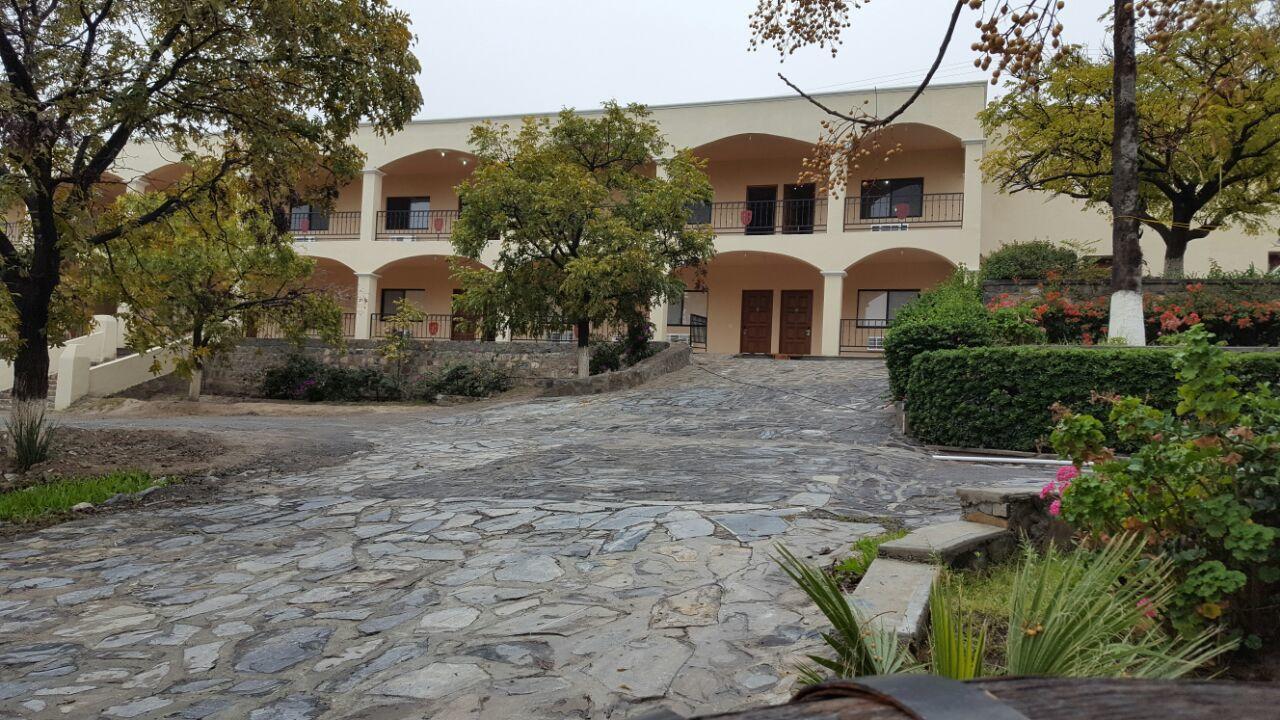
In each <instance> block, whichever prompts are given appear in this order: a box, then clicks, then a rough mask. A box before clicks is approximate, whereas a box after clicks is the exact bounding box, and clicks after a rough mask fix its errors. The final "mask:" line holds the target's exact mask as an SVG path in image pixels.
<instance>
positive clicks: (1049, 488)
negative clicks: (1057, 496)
mask: <svg viewBox="0 0 1280 720" xmlns="http://www.w3.org/2000/svg"><path fill="white" fill-rule="evenodd" d="M1056 490H1057V488H1056V487H1054V484H1053V481H1052V480H1050V481H1049V482H1047V483H1045V484H1044V487H1042V488H1040V499H1041V500H1044V499H1045V498H1047V497H1049V496H1050V495H1052V494H1053V493H1054V492H1055V491H1056Z"/></svg>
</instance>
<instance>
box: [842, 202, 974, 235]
mask: <svg viewBox="0 0 1280 720" xmlns="http://www.w3.org/2000/svg"><path fill="white" fill-rule="evenodd" d="M963 222H964V193H935V194H931V195H917V196H916V197H914V198H906V199H893V198H890V197H888V196H879V197H850V198H845V201H844V229H845V230H877V229H881V230H898V229H902V228H903V226H906V227H917V226H928V227H945V226H956V225H960V224H962V223H963Z"/></svg>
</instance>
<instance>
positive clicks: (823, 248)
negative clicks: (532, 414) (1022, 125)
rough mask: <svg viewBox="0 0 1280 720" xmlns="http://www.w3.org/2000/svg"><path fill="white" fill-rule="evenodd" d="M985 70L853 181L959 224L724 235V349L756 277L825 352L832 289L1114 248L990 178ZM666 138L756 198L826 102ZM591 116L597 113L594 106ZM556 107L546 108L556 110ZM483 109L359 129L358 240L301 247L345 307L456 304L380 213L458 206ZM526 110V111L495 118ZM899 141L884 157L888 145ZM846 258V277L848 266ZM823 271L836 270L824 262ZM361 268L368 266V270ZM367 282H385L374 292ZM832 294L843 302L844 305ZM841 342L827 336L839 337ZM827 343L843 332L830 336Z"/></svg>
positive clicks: (753, 110)
mask: <svg viewBox="0 0 1280 720" xmlns="http://www.w3.org/2000/svg"><path fill="white" fill-rule="evenodd" d="M909 90H910V89H908V88H899V89H882V90H878V91H859V92H849V93H839V94H832V95H827V96H824V100H825V101H826V102H827V103H829V104H831V105H833V106H835V107H843V108H854V107H859V108H863V109H866V110H868V111H870V112H876V111H878V110H883V109H886V108H890V107H895V106H896V105H897V104H899V103H900V102H901V101H902V100H903V99H905V98H906V96H907V93H908V92H909ZM986 91H987V85H986V84H985V83H962V84H955V85H938V86H933V87H931V88H929V89H928V90H926V91H925V93H924V94H923V95H922V96H921V97H920V98H919V99H918V100H917V101H916V102H915V104H913V105H912V106H911V107H910V108H909V109H908V110H907V112H906V113H905V114H904V115H903V116H902V117H901V118H899V120H898V122H896V123H895V124H894V125H893V126H891V127H890V128H888V129H886V130H884V131H882V132H881V133H880V134H878V135H877V136H875V138H874V142H875V143H876V144H877V151H876V152H874V153H873V154H872V155H871V156H870V157H867V158H863V159H860V160H859V161H858V167H856V168H851V169H850V172H849V180H850V183H849V190H848V194H849V195H857V194H858V193H859V191H860V184H861V181H862V180H864V179H889V178H908V177H923V178H924V185H925V187H924V190H925V193H926V194H927V195H935V194H943V193H964V196H963V199H962V200H960V201H959V202H960V203H961V204H962V205H963V222H962V223H961V224H957V225H954V226H945V227H944V226H924V225H921V224H919V223H918V222H917V223H915V224H911V223H908V225H909V229H908V230H907V231H905V232H875V231H871V230H869V229H866V228H857V229H850V230H849V231H845V230H844V226H843V223H842V222H841V218H842V217H843V215H844V210H845V208H844V206H843V202H841V200H842V198H843V195H839V194H838V195H837V196H835V197H831V198H830V199H829V201H828V205H827V208H826V217H827V227H826V229H825V231H824V230H819V231H818V232H815V233H812V234H794V235H788V234H776V235H745V234H742V232H741V230H740V229H737V231H736V232H735V231H730V230H728V229H726V231H725V232H724V233H723V234H721V235H719V236H718V237H717V238H716V248H717V251H718V252H719V253H720V255H719V257H717V259H716V260H714V261H713V262H712V264H711V267H710V269H709V271H708V274H707V278H706V281H707V284H708V287H709V289H710V294H709V296H708V302H709V309H708V317H709V321H710V327H709V339H710V345H711V349H712V350H713V351H717V352H736V351H737V349H738V346H739V341H740V333H741V327H740V323H741V295H742V291H743V290H772V291H773V293H774V331H773V349H774V350H776V349H777V343H778V324H779V318H780V314H781V312H780V310H781V306H780V303H781V296H780V291H782V290H792V289H809V290H813V292H814V321H813V338H812V351H813V352H814V353H817V352H819V349H820V348H823V347H824V343H823V330H824V324H825V325H826V330H827V332H828V334H831V333H832V332H833V330H834V329H835V328H838V323H837V322H834V321H833V319H831V318H825V319H824V318H822V317H821V314H822V309H823V306H824V298H823V293H824V291H830V292H833V293H835V292H836V291H837V290H838V292H839V295H840V302H839V309H840V314H841V315H843V316H844V317H854V315H855V314H856V302H857V300H856V299H857V293H858V290H859V289H914V288H926V287H929V286H931V285H932V284H934V283H936V282H937V281H938V280H940V279H942V278H943V277H945V276H946V275H947V273H948V272H949V268H951V267H952V266H955V265H959V264H964V265H966V266H968V267H971V268H972V267H976V266H977V265H978V262H979V257H980V254H981V253H985V252H989V251H990V250H992V249H994V248H995V247H998V246H999V245H1001V244H1004V243H1007V242H1010V241H1014V240H1027V239H1032V238H1045V239H1052V240H1068V239H1073V240H1079V241H1090V240H1098V241H1100V242H1099V243H1098V245H1097V247H1098V253H1099V254H1106V253H1107V252H1108V249H1107V248H1108V247H1109V244H1110V243H1109V237H1110V233H1109V229H1108V227H1107V222H1106V218H1105V217H1103V216H1102V215H1101V214H1099V213H1096V212H1094V211H1092V210H1087V209H1084V208H1083V207H1082V206H1081V205H1080V204H1079V203H1076V202H1073V201H1069V200H1061V199H1059V200H1046V199H1045V197H1044V196H1035V195H1015V196H1009V195H1002V194H1000V193H998V192H996V190H995V188H994V187H993V186H992V185H991V184H989V183H984V182H983V181H982V177H981V173H980V171H979V169H978V163H979V162H980V161H981V158H982V157H983V152H984V147H985V144H986V142H987V141H986V140H985V139H984V135H983V131H982V128H981V126H980V125H979V123H978V121H977V119H976V115H977V113H978V112H979V111H980V110H981V109H982V108H983V107H984V106H985V104H986ZM652 113H653V118H654V119H655V120H656V121H657V122H658V123H659V124H660V126H661V128H662V131H663V133H664V135H665V136H666V138H667V140H668V142H670V143H671V144H672V145H673V146H675V147H677V148H691V149H693V150H694V152H695V154H698V155H699V156H701V157H705V158H707V159H708V174H709V176H710V179H711V182H712V185H713V186H714V189H715V200H716V201H717V202H740V201H742V200H745V199H746V188H747V186H749V185H776V186H778V197H779V198H780V199H781V198H782V195H783V189H782V186H783V185H786V184H789V183H794V182H796V181H797V180H798V176H799V174H800V170H801V167H802V165H801V162H802V158H803V157H805V156H806V155H807V154H808V153H809V150H810V149H811V147H812V143H813V142H814V141H815V140H816V139H817V137H818V133H819V128H820V123H821V121H822V120H823V119H824V117H825V115H824V114H823V113H822V111H821V110H819V109H817V108H815V107H814V106H813V105H811V104H810V103H808V102H806V101H805V100H803V99H801V98H798V97H780V98H763V99H753V100H741V101H729V102H712V103H701V104H691V105H677V106H667V107H655V108H652ZM584 114H587V115H591V114H593V113H592V112H591V111H587V112H585V113H584ZM543 115H545V114H543ZM481 121H483V119H481V118H464V119H458V120H439V121H425V122H412V123H409V124H408V125H406V126H405V127H404V129H403V130H402V131H400V132H397V133H395V134H394V135H391V136H389V137H386V138H383V137H379V136H377V135H375V134H374V133H373V132H372V130H371V129H370V128H361V129H360V131H359V132H358V133H357V134H356V136H355V138H354V142H355V143H356V145H357V146H358V147H360V148H361V149H362V150H363V151H364V152H365V153H366V155H367V160H366V171H365V173H364V174H363V175H362V176H361V177H360V178H358V179H356V181H355V182H353V183H352V184H350V185H348V186H347V187H345V188H342V190H341V191H340V193H339V195H338V197H337V199H336V201H335V205H334V209H335V210H337V211H360V212H361V215H362V217H361V223H360V225H361V239H360V240H327V239H320V240H318V241H316V242H306V243H299V244H298V248H299V250H300V252H302V253H304V254H307V255H310V256H313V257H317V258H324V259H326V262H325V263H324V265H323V270H324V271H325V272H324V275H325V278H327V279H323V280H320V279H318V280H317V282H323V283H327V284H329V285H330V286H333V287H338V288H340V290H341V297H342V298H343V302H344V304H345V306H346V307H347V308H348V311H350V312H355V311H356V308H358V307H359V308H364V307H370V305H369V303H370V301H371V300H372V301H373V306H372V307H371V309H372V310H374V311H376V309H377V308H376V297H375V296H376V295H378V294H380V293H378V292H377V290H378V289H379V288H413V289H423V290H425V291H426V293H427V295H426V296H427V303H428V307H427V308H426V309H427V310H428V311H429V312H432V313H441V314H443V313H447V312H449V297H450V291H451V290H452V289H453V287H454V282H453V281H452V279H450V278H449V276H448V271H447V265H446V263H445V258H446V257H447V256H449V255H450V254H451V253H452V247H451V245H450V243H449V242H448V240H447V239H442V238H437V237H427V238H418V239H413V240H411V241H404V242H402V241H390V240H386V239H381V240H379V239H375V237H377V236H378V233H377V228H376V227H375V225H376V222H375V220H374V219H372V218H373V216H374V215H375V214H376V213H378V212H380V211H382V210H385V206H386V198H387V197H392V196H422V195H427V196H430V198H431V209H432V210H449V211H452V210H456V209H457V208H458V201H457V194H456V192H455V190H454V188H455V187H456V185H457V184H458V183H459V182H460V181H461V180H462V179H463V178H465V177H466V176H467V174H468V173H469V172H470V171H471V170H472V169H473V168H474V162H471V161H472V160H474V158H473V157H471V156H469V155H468V154H467V152H466V150H467V147H468V143H467V140H468V136H469V135H470V133H471V130H472V128H473V127H474V126H475V125H476V124H477V123H478V122H481ZM493 121H495V122H499V123H510V124H513V125H514V124H518V123H519V122H520V121H521V118H519V117H505V118H493ZM888 148H896V149H897V150H896V151H895V152H894V153H893V154H892V155H891V156H889V157H888V158H887V159H886V158H885V156H884V155H885V154H884V150H885V149H888ZM175 161H176V158H175V157H173V153H171V152H165V151H162V150H161V149H158V148H156V147H154V146H150V145H133V146H130V148H129V149H128V150H127V151H126V152H125V153H124V154H123V155H122V158H121V162H120V163H119V164H118V166H117V167H116V168H113V172H114V174H115V175H116V176H118V177H119V178H121V179H123V181H124V182H125V183H131V186H133V187H137V186H140V185H139V184H138V183H136V182H135V181H136V180H137V179H138V178H142V179H143V181H144V182H143V183H142V184H146V183H148V182H153V181H156V180H163V179H167V178H171V177H173V174H174V172H175V171H176V170H177V169H178V167H177V166H176V165H175V164H174V163H175ZM1143 244H1144V250H1145V252H1146V254H1147V257H1148V261H1149V264H1150V270H1151V271H1153V272H1158V271H1159V269H1160V266H1161V262H1162V257H1163V248H1162V245H1161V243H1160V241H1159V238H1158V237H1156V236H1155V235H1154V234H1153V233H1147V237H1146V238H1145V240H1144V243H1143ZM1272 250H1280V246H1277V244H1276V242H1275V234H1274V233H1272V234H1269V235H1267V236H1263V237H1247V236H1244V235H1243V234H1241V233H1240V232H1239V231H1235V230H1226V231H1221V232H1219V233H1216V234H1215V235H1214V236H1212V237H1211V238H1209V239H1207V240H1202V241H1198V242H1196V243H1193V244H1192V246H1191V248H1190V250H1189V251H1188V263H1187V266H1188V269H1189V270H1191V271H1193V272H1197V271H1199V272H1203V271H1204V270H1207V269H1208V266H1209V262H1210V259H1211V258H1212V259H1215V260H1217V261H1218V262H1219V263H1220V264H1221V265H1223V266H1224V267H1227V268H1243V267H1246V266H1248V265H1249V264H1250V263H1253V264H1254V265H1257V266H1261V267H1265V266H1266V262H1267V253H1268V251H1272ZM496 255H497V247H496V246H491V247H490V248H488V249H487V250H486V251H485V253H484V254H483V256H482V257H481V260H482V262H483V263H485V264H486V265H489V266H492V265H493V263H494V261H495V259H496ZM842 271H846V272H847V276H845V277H841V276H840V273H841V272H842ZM824 273H825V275H824ZM357 276H358V277H359V280H358V281H357ZM369 293H372V295H370V294H369ZM831 307H833V308H834V307H836V305H835V304H833V305H832V306H831ZM828 340H830V338H828ZM825 345H826V347H827V349H828V350H829V349H830V347H831V346H832V343H830V342H827V343H825Z"/></svg>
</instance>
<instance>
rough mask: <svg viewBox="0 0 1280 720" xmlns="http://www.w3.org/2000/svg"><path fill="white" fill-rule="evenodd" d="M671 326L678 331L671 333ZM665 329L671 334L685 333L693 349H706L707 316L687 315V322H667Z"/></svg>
mask: <svg viewBox="0 0 1280 720" xmlns="http://www.w3.org/2000/svg"><path fill="white" fill-rule="evenodd" d="M672 328H675V329H677V330H678V332H675V333H672V332H671V330H672ZM667 331H668V333H670V334H673V335H686V336H688V338H689V347H690V348H692V349H694V350H706V349H707V316H705V315H694V314H692V313H691V314H690V315H689V323H688V324H687V325H686V324H679V325H677V324H673V323H667Z"/></svg>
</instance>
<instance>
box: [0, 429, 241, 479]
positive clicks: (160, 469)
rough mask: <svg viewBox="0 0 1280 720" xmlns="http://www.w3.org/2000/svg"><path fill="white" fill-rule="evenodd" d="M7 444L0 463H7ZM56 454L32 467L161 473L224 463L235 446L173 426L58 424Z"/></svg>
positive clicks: (57, 472)
mask: <svg viewBox="0 0 1280 720" xmlns="http://www.w3.org/2000/svg"><path fill="white" fill-rule="evenodd" d="M4 446H5V449H0V467H4V468H6V471H8V472H12V470H11V469H9V462H8V460H9V458H8V456H7V452H8V451H7V447H8V439H7V438H6V439H5V442H4ZM53 453H54V457H53V458H52V459H51V460H49V461H48V462H45V463H41V464H40V465H38V466H36V467H35V468H32V470H31V473H30V474H34V475H45V476H60V477H67V476H75V475H101V474H103V473H108V472H111V471H113V470H142V471H145V472H148V473H151V474H152V475H155V476H157V477H159V476H165V475H176V476H186V475H191V474H195V473H205V474H208V473H211V472H215V471H216V469H217V468H219V467H222V466H223V463H224V462H225V458H226V457H227V456H228V455H229V454H233V453H231V448H229V447H228V446H227V444H226V443H223V442H222V441H221V440H219V439H218V438H216V437H213V436H212V435H209V434H206V433H198V432H190V431H175V430H147V431H141V430H115V429H92V430H89V429H83V428H74V427H59V428H57V429H56V430H54V431H53Z"/></svg>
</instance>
